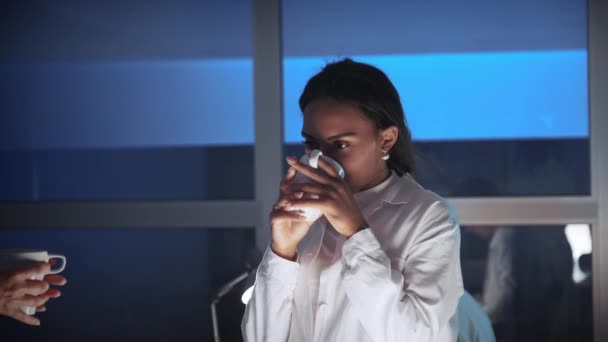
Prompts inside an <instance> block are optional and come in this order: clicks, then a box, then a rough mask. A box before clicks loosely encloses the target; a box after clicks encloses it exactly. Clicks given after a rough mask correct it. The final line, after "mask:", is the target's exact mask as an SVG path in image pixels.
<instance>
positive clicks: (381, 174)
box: [353, 167, 391, 192]
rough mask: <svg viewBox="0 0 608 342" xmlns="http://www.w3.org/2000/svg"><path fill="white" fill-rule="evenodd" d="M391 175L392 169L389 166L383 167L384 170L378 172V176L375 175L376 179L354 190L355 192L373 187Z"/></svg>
mask: <svg viewBox="0 0 608 342" xmlns="http://www.w3.org/2000/svg"><path fill="white" fill-rule="evenodd" d="M390 175H391V170H390V169H389V168H388V167H384V168H383V169H382V171H380V172H377V173H376V176H375V177H374V179H373V180H372V181H370V182H369V183H367V184H365V185H363V186H361V187H360V188H359V189H357V190H356V191H353V192H360V191H365V190H367V189H371V188H373V187H375V186H376V185H378V184H380V183H382V182H384V181H385V180H386V179H387V178H388V177H389V176H390Z"/></svg>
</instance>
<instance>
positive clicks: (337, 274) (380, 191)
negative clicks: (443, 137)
mask: <svg viewBox="0 0 608 342" xmlns="http://www.w3.org/2000/svg"><path fill="white" fill-rule="evenodd" d="M300 109H301V110H302V112H303V115H304V126H303V128H302V135H303V137H304V138H305V145H306V152H307V153H310V151H311V150H312V149H320V150H321V151H322V152H323V154H324V155H327V156H329V157H331V158H333V159H334V160H336V161H337V162H338V163H340V165H342V166H343V168H344V170H345V174H346V177H345V178H344V179H341V178H340V177H339V175H338V174H337V173H336V171H335V170H334V169H333V168H332V167H331V166H330V164H329V163H327V162H326V161H324V160H322V159H319V169H313V168H310V167H308V166H306V165H304V164H302V163H300V162H298V161H297V160H296V159H295V158H293V157H289V158H287V162H288V164H289V165H290V166H291V168H290V169H289V171H288V172H287V174H286V175H285V178H284V180H283V181H282V183H281V186H280V197H279V200H278V201H277V203H276V205H275V207H274V209H273V211H272V213H271V214H270V226H271V235H272V237H271V243H270V246H269V248H268V250H267V251H266V254H265V256H264V259H263V260H262V262H261V264H260V266H259V268H258V271H257V278H256V284H255V287H254V291H253V295H252V298H251V300H250V302H249V303H248V305H247V308H246V311H245V316H244V317H243V323H242V331H243V336H244V339H245V340H246V341H349V342H350V341H378V342H387V341H416V342H420V341H452V340H456V335H457V328H456V324H457V321H456V319H455V318H456V314H455V313H456V307H457V304H458V300H459V298H460V296H461V295H462V293H463V287H462V277H461V273H460V259H459V248H460V235H459V228H458V223H457V221H456V218H455V216H454V215H453V213H452V211H451V210H450V208H449V207H448V205H447V204H446V202H445V201H443V200H442V199H441V198H439V197H438V196H437V195H435V194H434V193H432V192H430V191H427V190H425V189H423V188H422V187H420V186H419V185H418V184H417V183H416V182H415V181H414V179H413V178H412V177H411V175H410V174H411V173H412V172H413V171H414V154H413V151H412V141H411V136H410V133H409V130H408V128H407V127H406V126H405V118H404V113H403V108H402V106H401V101H400V99H399V95H398V93H397V91H396V89H395V87H394V86H393V85H392V83H391V82H390V80H389V79H388V77H387V76H386V75H385V74H384V73H383V72H382V71H380V70H379V69H377V68H375V67H373V66H371V65H367V64H363V63H358V62H354V61H352V60H350V59H345V60H341V61H338V62H335V63H331V64H328V65H327V66H325V68H324V69H323V70H322V71H321V72H320V73H318V74H317V75H315V76H314V77H312V78H311V79H310V80H309V81H308V83H307V84H306V87H305V89H304V91H303V93H302V95H301V97H300ZM296 172H300V173H302V174H304V175H305V176H307V177H309V178H311V179H313V180H314V181H315V182H316V184H299V183H294V182H292V180H293V179H294V176H295V174H296ZM304 193H306V194H314V195H317V196H318V198H317V199H311V198H310V196H303V194H304ZM304 208H317V209H319V210H321V211H322V212H323V214H324V217H322V218H321V219H319V220H317V221H316V222H314V223H313V224H311V223H310V222H307V221H306V220H305V217H304V216H302V215H300V214H299V213H298V211H297V209H304Z"/></svg>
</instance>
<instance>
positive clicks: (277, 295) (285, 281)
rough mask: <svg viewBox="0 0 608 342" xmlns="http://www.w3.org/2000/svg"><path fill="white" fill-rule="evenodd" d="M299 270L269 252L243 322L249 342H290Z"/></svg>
mask: <svg viewBox="0 0 608 342" xmlns="http://www.w3.org/2000/svg"><path fill="white" fill-rule="evenodd" d="M299 267H300V265H299V263H298V262H293V261H290V260H287V259H284V258H281V257H280V256H278V255H276V254H275V253H273V252H272V250H271V249H270V247H268V248H267V249H266V253H265V254H264V258H263V259H262V262H261V263H260V266H259V267H258V270H257V273H256V280H255V285H254V288H253V293H252V295H251V299H250V300H249V303H247V307H246V308H245V315H244V316H243V321H242V323H241V331H242V334H243V340H244V341H245V342H247V341H281V342H284V341H287V338H288V337H289V326H290V322H291V313H292V310H293V292H294V288H295V286H296V277H297V275H298V270H299Z"/></svg>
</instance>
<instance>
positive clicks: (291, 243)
mask: <svg viewBox="0 0 608 342" xmlns="http://www.w3.org/2000/svg"><path fill="white" fill-rule="evenodd" d="M295 176H296V170H295V169H294V168H293V167H291V168H290V169H289V170H288V171H287V174H285V177H284V178H283V180H282V181H281V185H280V187H279V200H278V201H277V203H276V205H275V206H274V208H273V209H272V211H271V213H270V229H271V242H270V248H271V249H272V251H273V252H274V253H275V254H276V255H278V256H280V257H282V258H285V259H288V260H292V261H295V260H296V259H297V256H298V252H297V248H298V243H300V241H301V240H302V239H303V238H304V236H306V233H308V230H309V229H310V226H311V225H312V222H309V221H306V218H305V217H304V216H303V215H300V214H299V213H298V212H297V211H289V210H288V208H287V207H286V205H285V204H286V202H287V201H289V200H291V199H299V198H302V195H303V194H302V193H301V192H300V193H292V192H290V191H289V183H291V182H292V181H293V179H294V177H295Z"/></svg>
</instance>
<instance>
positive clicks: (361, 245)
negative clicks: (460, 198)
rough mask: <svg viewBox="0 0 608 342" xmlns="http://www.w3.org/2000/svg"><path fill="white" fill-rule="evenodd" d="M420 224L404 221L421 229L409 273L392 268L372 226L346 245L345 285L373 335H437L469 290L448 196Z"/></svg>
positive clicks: (411, 253) (385, 337)
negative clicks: (446, 203) (444, 201)
mask: <svg viewBox="0 0 608 342" xmlns="http://www.w3.org/2000/svg"><path fill="white" fill-rule="evenodd" d="M418 224H419V225H420V226H418V227H416V228H414V227H408V226H403V227H401V229H415V230H416V231H417V232H419V233H417V235H418V236H417V237H416V238H415V241H414V243H413V245H411V247H410V249H409V251H408V252H407V257H406V259H405V260H404V269H403V273H401V272H400V271H398V270H394V269H392V268H391V261H390V258H389V257H388V256H387V255H386V253H385V252H384V251H383V250H382V249H381V247H380V244H379V242H378V240H377V239H376V237H375V236H374V234H373V233H372V231H371V229H365V230H363V231H360V232H358V233H356V234H355V235H353V236H352V237H351V238H350V239H348V240H347V241H346V243H345V244H344V246H343V257H342V258H343V259H342V261H343V263H344V273H343V278H344V284H345V290H346V293H347V296H348V299H349V300H350V302H351V304H352V305H353V307H354V308H355V311H356V314H357V316H358V317H359V321H360V323H361V325H362V326H363V327H364V329H365V330H366V332H367V333H368V335H369V336H370V338H371V340H373V341H386V342H391V341H417V342H422V341H436V340H437V339H438V338H439V336H440V335H441V336H445V331H444V330H443V329H450V328H449V326H450V318H451V317H452V316H453V315H454V314H455V313H456V308H457V305H458V301H459V298H460V296H461V295H462V293H463V285H462V275H461V271H460V231H459V227H458V223H457V222H456V219H455V217H453V216H452V215H450V211H449V210H448V208H447V206H446V205H445V204H443V202H436V203H434V204H433V205H431V206H430V207H429V208H428V210H426V213H425V214H424V215H423V217H422V219H421V220H420V221H418ZM454 329H457V328H454ZM456 333H457V331H450V332H449V335H451V336H452V337H455V334H456Z"/></svg>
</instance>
